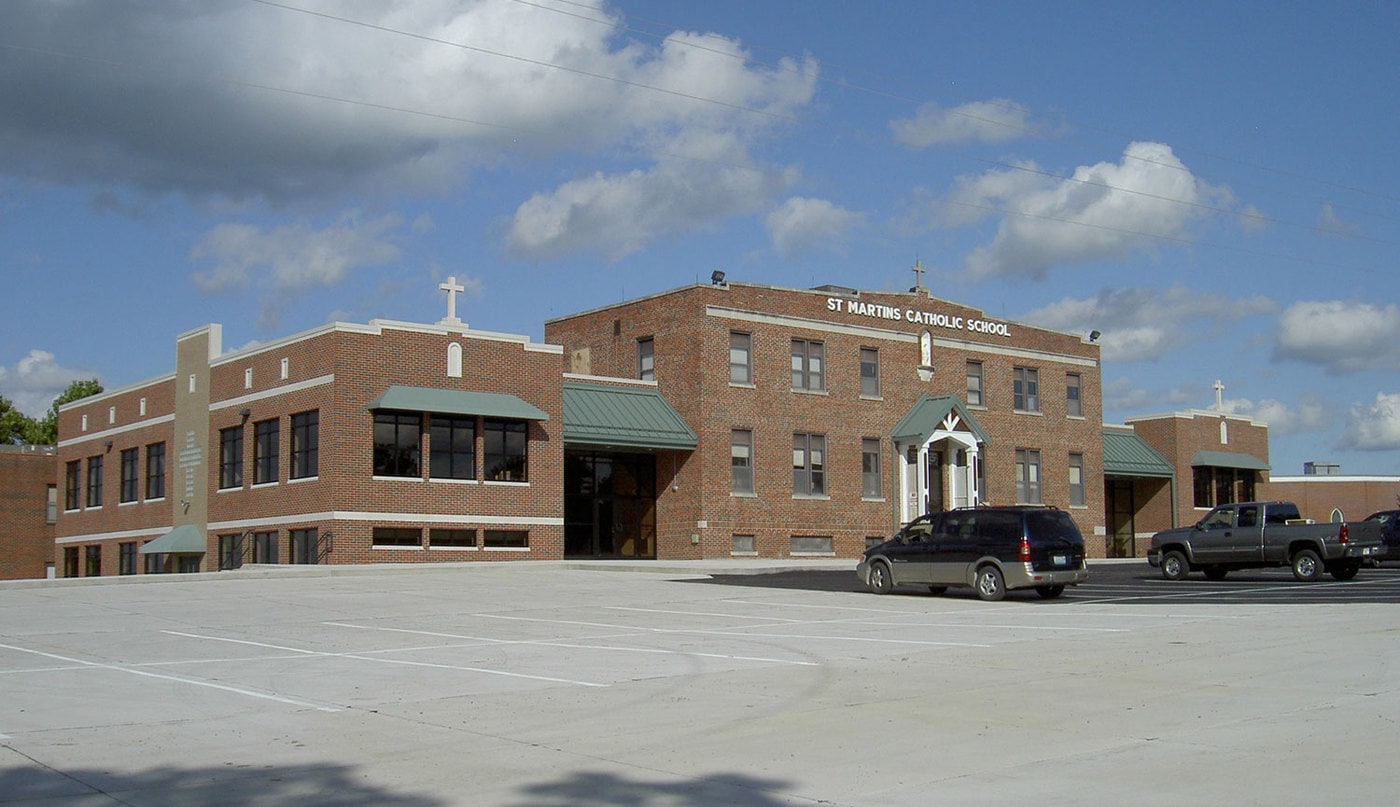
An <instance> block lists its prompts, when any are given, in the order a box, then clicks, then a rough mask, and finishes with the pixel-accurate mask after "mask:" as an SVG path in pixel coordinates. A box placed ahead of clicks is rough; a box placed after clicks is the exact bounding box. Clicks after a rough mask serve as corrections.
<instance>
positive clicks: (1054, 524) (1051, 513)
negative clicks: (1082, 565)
mask: <svg viewBox="0 0 1400 807" xmlns="http://www.w3.org/2000/svg"><path fill="white" fill-rule="evenodd" d="M1026 534H1027V535H1029V536H1030V540H1031V543H1040V542H1041V541H1054V542H1057V543H1058V542H1060V541H1069V542H1070V543H1073V544H1083V543H1084V537H1083V536H1082V535H1080V534H1079V528H1078V527H1076V526H1074V520H1073V519H1071V518H1070V517H1069V514H1068V513H1065V512H1063V511H1061V510H1044V511H1031V512H1028V513H1026Z"/></svg>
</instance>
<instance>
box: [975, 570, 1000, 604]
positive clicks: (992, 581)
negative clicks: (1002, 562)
mask: <svg viewBox="0 0 1400 807" xmlns="http://www.w3.org/2000/svg"><path fill="white" fill-rule="evenodd" d="M974 588H976V589H977V596H978V598H980V599H983V600H986V601H987V602H996V601H998V600H1000V599H1002V598H1003V597H1005V596H1006V581H1004V580H1002V577H1001V570H1000V569H998V568H997V567H995V566H992V565H990V564H988V565H986V566H983V567H982V568H980V569H978V570H977V583H976V585H975V586H974Z"/></svg>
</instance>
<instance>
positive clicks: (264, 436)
mask: <svg viewBox="0 0 1400 807" xmlns="http://www.w3.org/2000/svg"><path fill="white" fill-rule="evenodd" d="M281 446H282V421H281V419H280V418H270V419H268V420H259V421H257V422H256V423H254V424H253V484H254V485H270V484H272V483H274V482H277V481H279V480H280V478H281V476H280V474H281V470H282V469H281V465H280V464H279V457H280V454H281Z"/></svg>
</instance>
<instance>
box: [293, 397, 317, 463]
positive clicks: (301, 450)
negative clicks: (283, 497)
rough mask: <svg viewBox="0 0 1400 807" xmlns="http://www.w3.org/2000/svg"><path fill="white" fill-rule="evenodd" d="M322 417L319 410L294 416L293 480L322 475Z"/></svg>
mask: <svg viewBox="0 0 1400 807" xmlns="http://www.w3.org/2000/svg"><path fill="white" fill-rule="evenodd" d="M320 454H321V415H320V412H319V411H317V410H312V411H310V412H300V413H298V414H295V415H292V468H291V471H292V476H291V478H292V479H306V478H308V477H312V476H316V475H318V474H319V473H320V468H319V467H318V466H319V465H320Z"/></svg>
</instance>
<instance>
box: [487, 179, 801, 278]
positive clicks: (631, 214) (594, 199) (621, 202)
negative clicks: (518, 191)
mask: <svg viewBox="0 0 1400 807" xmlns="http://www.w3.org/2000/svg"><path fill="white" fill-rule="evenodd" d="M794 181H796V174H795V172H793V171H779V170H774V169H754V168H748V167H743V166H739V165H731V166H724V165H710V166H704V167H702V168H697V167H696V166H694V165H691V164H689V163H684V162H678V161H674V160H664V161H662V162H661V163H659V164H657V165H656V166H654V167H652V168H649V169H646V170H642V169H637V170H633V171H630V172H628V173H625V174H614V175H607V174H603V173H601V172H599V173H595V174H593V175H592V176H589V177H584V178H582V179H577V180H573V181H571V182H567V183H565V184H563V185H561V186H559V187H558V188H556V189H555V190H554V191H552V192H550V193H537V194H535V195H534V196H533V197H531V198H530V199H529V200H528V201H526V202H525V203H524V204H522V205H521V206H520V207H519V208H518V209H517V210H516V211H515V216H514V218H513V219H512V221H511V224H510V227H509V230H508V233H507V236H506V248H507V249H508V250H509V251H510V252H511V253H513V254H515V255H518V256H523V257H529V258H547V257H557V256H560V255H566V254H569V253H575V252H597V253H599V254H601V255H603V256H605V257H607V258H609V259H612V260H617V259H619V258H622V257H625V256H627V255H629V254H631V253H633V252H636V251H638V250H640V249H641V248H642V247H644V246H646V245H647V244H648V243H650V242H651V241H654V240H657V239H664V238H670V237H674V236H675V235H677V234H678V233H682V232H689V231H692V230H695V229H698V228H703V227H707V226H711V225H712V224H713V223H715V222H717V221H720V220H723V219H725V218H727V217H730V216H734V215H739V214H748V213H753V212H755V211H757V210H759V209H761V208H762V207H763V205H764V204H765V203H766V202H767V200H769V199H770V198H772V197H773V196H774V195H776V194H777V193H780V192H782V191H785V190H786V189H787V188H789V187H791V185H792V183H793V182H794Z"/></svg>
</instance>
